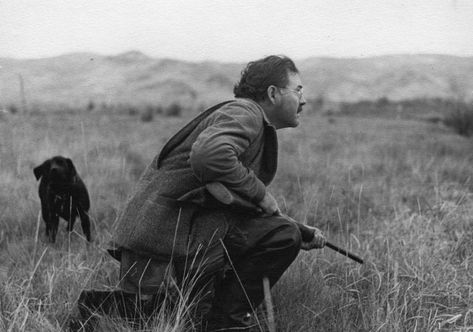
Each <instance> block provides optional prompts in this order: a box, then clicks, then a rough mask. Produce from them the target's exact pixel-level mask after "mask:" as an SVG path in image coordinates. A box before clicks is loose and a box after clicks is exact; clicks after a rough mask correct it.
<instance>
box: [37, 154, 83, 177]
mask: <svg viewBox="0 0 473 332" xmlns="http://www.w3.org/2000/svg"><path fill="white" fill-rule="evenodd" d="M33 173H34V175H35V177H36V180H39V179H40V178H43V179H48V180H49V181H50V182H52V183H71V182H73V180H74V178H75V177H76V176H77V171H76V168H75V166H74V164H73V163H72V160H71V159H69V158H65V157H62V156H55V157H52V158H51V159H48V160H46V161H45V162H43V163H42V164H41V165H39V166H36V167H35V168H34V169H33Z"/></svg>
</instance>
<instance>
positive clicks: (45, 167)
mask: <svg viewBox="0 0 473 332" xmlns="http://www.w3.org/2000/svg"><path fill="white" fill-rule="evenodd" d="M50 168H51V159H48V160H46V161H45V162H44V163H42V164H41V165H39V166H36V167H35V168H33V173H34V176H35V177H36V180H39V179H40V178H41V177H42V176H44V175H45V174H46V173H47V172H49V169H50Z"/></svg>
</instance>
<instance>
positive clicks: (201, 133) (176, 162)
mask: <svg viewBox="0 0 473 332" xmlns="http://www.w3.org/2000/svg"><path fill="white" fill-rule="evenodd" d="M277 150H278V143H277V136H276V129H275V128H274V127H273V126H272V125H271V124H270V123H269V122H268V121H267V119H266V117H265V115H264V112H263V109H262V108H261V107H260V106H259V105H258V104H257V103H256V102H254V101H252V100H250V99H236V100H234V101H230V102H226V103H222V104H219V105H216V106H214V107H213V108H210V109H208V110H207V111H205V112H203V113H201V114H200V115H199V116H197V117H196V118H195V119H194V120H192V121H191V122H190V123H188V124H187V125H186V126H185V127H184V128H183V129H181V130H180V131H179V132H178V133H177V134H176V135H174V136H173V137H172V138H171V139H170V140H169V141H168V142H167V143H166V144H165V145H164V147H163V149H162V150H161V152H160V154H159V155H157V156H156V157H155V158H154V159H153V161H152V162H151V164H150V165H148V167H147V168H146V170H145V171H144V173H143V175H142V176H141V178H140V180H139V181H138V183H137V185H136V187H135V189H134V192H133V194H132V195H131V197H130V199H129V200H128V202H127V203H126V205H125V207H124V209H123V211H122V213H120V215H119V217H118V220H117V223H116V230H115V233H114V237H113V241H112V242H113V245H114V246H115V247H116V248H118V249H120V248H126V249H128V250H131V251H133V252H135V253H137V254H141V255H144V256H150V257H153V258H155V259H163V260H169V259H171V257H172V258H173V259H175V260H184V259H186V258H188V256H189V255H190V256H192V255H194V254H196V253H197V252H198V251H199V250H205V248H206V247H207V246H212V245H214V244H215V243H217V242H218V240H219V239H220V238H223V237H224V236H225V234H226V232H227V230H228V227H229V224H230V223H232V222H238V218H244V217H245V214H242V213H231V212H229V211H228V209H223V207H222V206H220V205H219V203H218V202H217V201H216V200H215V199H213V198H212V197H211V195H210V194H209V193H208V192H206V190H205V184H206V183H209V182H213V181H219V182H222V183H223V184H225V185H226V186H227V187H228V188H230V189H231V190H233V191H234V192H236V193H238V194H239V195H241V196H242V197H244V198H246V199H248V200H249V201H252V202H254V203H258V202H260V201H261V200H262V199H263V197H264V195H265V191H266V186H267V185H268V184H269V183H270V182H271V181H272V180H273V178H274V175H275V173H276V168H277V158H278V156H277ZM246 217H248V216H246Z"/></svg>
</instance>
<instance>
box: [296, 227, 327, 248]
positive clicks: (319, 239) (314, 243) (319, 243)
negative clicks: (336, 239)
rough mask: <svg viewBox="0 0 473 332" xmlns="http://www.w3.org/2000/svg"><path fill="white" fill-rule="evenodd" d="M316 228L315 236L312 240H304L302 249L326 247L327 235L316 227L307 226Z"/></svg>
mask: <svg viewBox="0 0 473 332" xmlns="http://www.w3.org/2000/svg"><path fill="white" fill-rule="evenodd" d="M307 227H309V228H311V229H313V230H314V237H313V238H312V240H311V241H310V242H302V244H301V249H302V250H312V249H321V248H323V247H325V242H326V241H327V240H326V239H325V236H324V235H323V233H322V231H321V230H320V229H318V228H316V227H311V226H307Z"/></svg>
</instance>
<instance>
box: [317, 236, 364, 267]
mask: <svg viewBox="0 0 473 332" xmlns="http://www.w3.org/2000/svg"><path fill="white" fill-rule="evenodd" d="M325 246H326V247H328V248H330V249H332V250H335V251H336V252H338V253H340V254H342V255H343V256H347V257H348V258H350V259H352V260H354V261H355V262H357V263H360V264H363V263H364V261H363V259H362V258H360V257H358V256H357V255H355V254H352V253H351V252H349V251H346V250H345V249H342V248H340V247H339V246H337V245H335V244H333V243H331V242H329V241H327V242H325Z"/></svg>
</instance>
